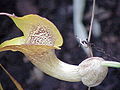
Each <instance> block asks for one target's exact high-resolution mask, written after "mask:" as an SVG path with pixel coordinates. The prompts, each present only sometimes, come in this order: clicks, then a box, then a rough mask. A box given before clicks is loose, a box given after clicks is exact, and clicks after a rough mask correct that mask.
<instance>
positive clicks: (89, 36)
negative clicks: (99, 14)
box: [88, 0, 95, 42]
mask: <svg viewBox="0 0 120 90" xmlns="http://www.w3.org/2000/svg"><path fill="white" fill-rule="evenodd" d="M94 14H95V0H93V8H92V17H91V23H90V30H89V35H88V42H90V39H91V33H92V26H93V20H94Z"/></svg>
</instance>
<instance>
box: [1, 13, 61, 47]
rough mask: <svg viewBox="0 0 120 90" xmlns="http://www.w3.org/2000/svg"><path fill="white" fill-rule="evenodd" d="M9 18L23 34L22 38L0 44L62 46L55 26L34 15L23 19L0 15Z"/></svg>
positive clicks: (12, 15) (10, 15)
mask: <svg viewBox="0 0 120 90" xmlns="http://www.w3.org/2000/svg"><path fill="white" fill-rule="evenodd" d="M0 15H6V16H8V17H10V18H11V19H12V20H13V21H14V23H15V24H16V26H17V27H18V28H19V29H20V30H21V31H22V32H23V34H24V36H22V37H17V38H14V39H12V40H8V41H6V42H4V43H3V44H1V46H7V45H21V44H26V45H47V46H53V47H56V49H60V48H59V47H60V46H61V45H62V44H63V39H62V36H61V34H60V33H59V31H58V29H57V28H56V26H55V25H54V24H53V23H52V22H50V21H49V20H47V19H46V18H43V17H40V16H38V15H36V14H29V15H25V16H23V17H17V16H15V15H14V14H8V13H0Z"/></svg>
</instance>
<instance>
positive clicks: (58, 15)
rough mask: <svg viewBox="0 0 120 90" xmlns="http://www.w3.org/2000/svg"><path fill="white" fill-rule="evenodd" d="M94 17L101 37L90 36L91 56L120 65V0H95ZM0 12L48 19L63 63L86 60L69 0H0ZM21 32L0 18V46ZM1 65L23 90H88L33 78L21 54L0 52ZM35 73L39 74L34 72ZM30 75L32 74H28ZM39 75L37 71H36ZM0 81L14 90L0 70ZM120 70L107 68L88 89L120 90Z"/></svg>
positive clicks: (87, 21)
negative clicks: (58, 36) (60, 41)
mask: <svg viewBox="0 0 120 90" xmlns="http://www.w3.org/2000/svg"><path fill="white" fill-rule="evenodd" d="M96 6H97V11H96V14H95V18H96V19H97V20H98V21H99V23H100V25H101V32H102V33H101V36H100V37H99V38H96V37H94V36H92V41H91V42H92V43H93V44H94V46H93V47H92V48H93V52H94V56H100V57H103V58H104V59H106V60H113V61H119V62H120V0H96ZM91 7H92V0H86V6H85V13H84V14H85V15H84V17H83V22H84V24H85V26H86V28H89V24H90V18H91V16H90V12H91V11H90V10H91V9H90V8H91ZM0 12H7V13H11V14H12V13H15V15H17V16H23V15H26V14H30V13H35V14H38V15H40V16H43V17H46V18H48V19H49V20H51V21H52V22H53V23H54V24H55V25H56V26H57V27H58V29H59V31H60V33H61V34H62V36H63V39H64V44H63V46H62V47H61V48H62V49H61V50H60V51H56V54H57V56H58V58H60V59H61V60H62V61H64V62H67V63H70V64H75V65H78V64H79V63H80V62H81V61H83V60H84V59H85V58H87V56H86V54H85V53H84V52H83V50H82V49H81V47H80V45H79V42H77V40H76V37H75V36H74V32H73V1H72V0H1V1H0ZM21 35H22V33H21V32H20V31H19V29H18V28H17V27H16V26H15V24H14V23H13V22H12V20H10V19H9V18H8V17H5V16H0V43H2V42H3V41H5V40H8V39H11V38H14V37H18V36H21ZM0 63H1V64H2V65H3V66H4V67H5V68H6V69H7V71H8V72H10V73H11V75H12V76H13V77H14V78H15V79H16V80H17V81H18V82H19V83H20V84H21V85H22V86H23V88H24V89H25V90H87V87H86V86H84V85H83V84H82V83H81V82H77V83H70V82H65V81H60V80H57V79H55V78H52V77H50V76H48V75H46V74H44V77H41V78H39V77H40V75H38V77H37V76H36V75H34V65H32V64H31V63H30V62H29V61H27V59H26V58H25V57H24V55H23V54H22V53H20V52H11V51H7V52H1V53H0ZM37 72H38V71H37ZM31 73H32V74H31ZM39 73H40V72H39ZM0 82H1V84H2V85H3V87H4V89H5V90H17V89H16V87H15V85H14V84H13V83H12V82H11V80H10V79H9V78H8V76H7V75H6V74H5V73H4V72H3V70H2V69H0ZM119 84H120V69H113V68H110V69H109V73H108V75H107V77H106V79H105V80H104V81H103V82H102V83H101V84H100V85H99V86H97V87H94V88H91V90H120V85H119Z"/></svg>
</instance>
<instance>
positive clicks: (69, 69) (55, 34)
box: [0, 13, 108, 87]
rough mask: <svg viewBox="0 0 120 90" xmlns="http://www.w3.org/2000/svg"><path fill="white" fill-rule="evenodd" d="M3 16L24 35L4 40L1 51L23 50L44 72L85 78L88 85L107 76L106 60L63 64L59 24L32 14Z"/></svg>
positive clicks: (76, 79) (67, 78) (73, 79)
mask: <svg viewBox="0 0 120 90" xmlns="http://www.w3.org/2000/svg"><path fill="white" fill-rule="evenodd" d="M0 15H7V16H9V17H10V18H12V20H13V21H14V22H15V24H16V25H17V27H18V28H19V29H20V30H21V31H22V32H23V34H24V36H22V37H18V38H14V39H11V40H8V41H5V42H3V43H2V44H1V45H0V51H6V50H12V51H20V52H22V53H24V54H25V55H26V56H27V57H28V58H29V60H30V61H31V62H32V63H33V64H34V65H35V66H36V67H38V68H39V69H41V71H43V72H45V73H47V74H48V75H50V76H53V77H55V78H58V79H60V80H65V81H70V82H78V81H83V83H84V84H85V85H87V86H89V87H93V86H96V85H98V84H100V83H101V82H102V81H103V79H104V78H105V76H106V74H107V70H108V68H107V67H103V66H101V63H102V61H103V60H104V59H102V58H99V57H91V58H88V59H89V60H88V59H86V60H84V61H83V63H81V64H79V66H76V65H70V64H67V63H64V62H62V61H60V60H59V59H58V58H57V57H56V55H55V52H54V50H55V49H59V46H61V45H62V43H63V39H62V36H61V34H60V33H59V31H58V29H57V28H56V26H55V25H54V24H53V23H52V22H50V21H49V20H47V19H45V18H42V17H40V16H38V15H33V14H31V15H26V16H23V17H16V16H14V15H11V14H7V13H0ZM92 67H93V68H92ZM96 67H97V70H96ZM92 71H93V72H92ZM91 72H92V73H91ZM92 78H94V79H93V80H92ZM91 80H92V81H91Z"/></svg>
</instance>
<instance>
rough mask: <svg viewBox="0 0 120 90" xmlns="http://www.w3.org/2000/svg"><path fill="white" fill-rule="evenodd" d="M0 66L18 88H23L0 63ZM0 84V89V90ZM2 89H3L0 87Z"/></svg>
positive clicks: (20, 89) (19, 89)
mask: <svg viewBox="0 0 120 90" xmlns="http://www.w3.org/2000/svg"><path fill="white" fill-rule="evenodd" d="M0 67H1V68H2V69H3V70H4V71H5V72H6V74H7V75H8V76H9V77H10V79H11V80H12V81H13V83H14V84H15V85H16V87H17V88H18V90H23V88H22V86H21V85H20V84H19V83H18V82H17V81H16V80H15V79H14V78H13V77H12V76H11V75H10V74H9V73H8V72H7V70H6V69H5V68H4V67H3V66H2V65H1V64H0ZM1 88H2V87H1V86H0V90H1ZM2 90H3V89H2Z"/></svg>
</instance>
